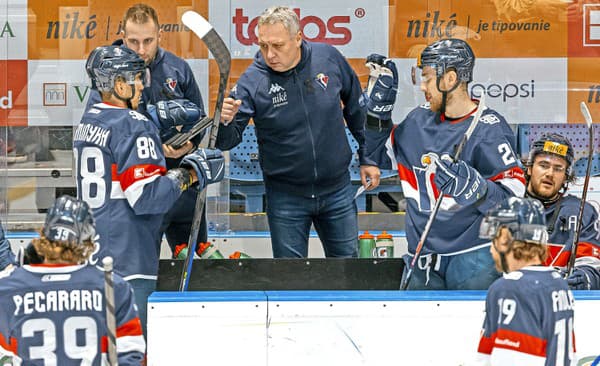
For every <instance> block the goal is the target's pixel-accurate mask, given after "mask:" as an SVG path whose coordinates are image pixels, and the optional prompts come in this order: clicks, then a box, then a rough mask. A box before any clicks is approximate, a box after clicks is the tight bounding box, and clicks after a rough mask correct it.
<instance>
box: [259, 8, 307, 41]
mask: <svg viewBox="0 0 600 366" xmlns="http://www.w3.org/2000/svg"><path fill="white" fill-rule="evenodd" d="M276 23H281V24H283V27H284V28H285V29H287V30H288V32H289V33H290V36H295V35H296V34H297V33H298V31H300V19H298V15H297V14H296V13H295V12H294V11H293V10H292V9H291V8H290V7H288V6H272V7H270V8H268V9H266V10H265V11H263V13H262V14H261V15H260V17H259V18H258V25H259V26H261V25H264V24H271V25H272V24H276Z"/></svg>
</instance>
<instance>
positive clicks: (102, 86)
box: [85, 46, 150, 92]
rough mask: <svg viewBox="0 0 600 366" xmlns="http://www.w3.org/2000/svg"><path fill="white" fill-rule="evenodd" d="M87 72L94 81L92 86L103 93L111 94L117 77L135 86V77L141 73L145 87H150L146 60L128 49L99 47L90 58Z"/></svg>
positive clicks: (86, 65) (87, 63)
mask: <svg viewBox="0 0 600 366" xmlns="http://www.w3.org/2000/svg"><path fill="white" fill-rule="evenodd" d="M85 70H86V71H87V74H88V75H89V77H90V78H91V79H92V85H93V86H94V87H95V88H96V89H98V90H99V91H101V92H110V91H111V90H112V89H113V88H114V87H115V80H116V79H117V77H122V78H123V79H125V82H127V83H128V84H134V82H135V77H136V76H137V75H138V74H140V73H141V74H142V81H143V83H144V86H148V85H150V75H149V71H148V68H147V67H146V64H145V62H144V60H143V59H142V58H141V57H140V56H138V54H137V53H135V52H134V51H132V50H130V49H129V48H126V47H119V46H101V47H97V48H96V49H95V50H93V51H92V52H91V53H90V55H89V56H88V59H87V62H86V64H85Z"/></svg>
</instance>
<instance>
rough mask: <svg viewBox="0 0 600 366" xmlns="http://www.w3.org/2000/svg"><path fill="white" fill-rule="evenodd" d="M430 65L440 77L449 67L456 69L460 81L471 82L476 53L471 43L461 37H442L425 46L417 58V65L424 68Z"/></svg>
mask: <svg viewBox="0 0 600 366" xmlns="http://www.w3.org/2000/svg"><path fill="white" fill-rule="evenodd" d="M425 66H430V67H432V68H434V69H435V71H436V76H437V77H438V78H440V77H441V76H443V75H444V74H445V73H446V71H448V70H449V69H454V70H456V73H457V74H458V79H459V80H460V81H463V82H466V83H469V82H471V81H472V80H473V67H475V54H474V53H473V50H472V49H471V46H469V44H468V43H467V42H465V41H463V40H461V39H456V38H449V39H442V40H439V41H437V42H434V43H432V44H430V45H429V46H427V47H425V49H424V50H423V52H421V56H420V57H419V59H418V60H417V67H419V68H420V69H423V67H425Z"/></svg>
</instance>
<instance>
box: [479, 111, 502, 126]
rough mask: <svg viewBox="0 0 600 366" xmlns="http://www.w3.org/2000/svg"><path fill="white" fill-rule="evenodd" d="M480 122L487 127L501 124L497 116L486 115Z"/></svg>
mask: <svg viewBox="0 0 600 366" xmlns="http://www.w3.org/2000/svg"><path fill="white" fill-rule="evenodd" d="M479 122H482V123H485V124H487V125H495V124H496V123H499V122H500V118H498V116H496V115H495V114H491V113H490V114H486V115H485V116H481V117H480V118H479Z"/></svg>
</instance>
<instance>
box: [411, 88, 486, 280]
mask: <svg viewBox="0 0 600 366" xmlns="http://www.w3.org/2000/svg"><path fill="white" fill-rule="evenodd" d="M484 109H485V94H482V95H481V99H480V100H479V106H477V111H476V112H475V115H474V116H473V120H472V121H471V124H470V125H469V128H467V131H466V132H465V134H464V135H463V137H462V139H461V141H460V143H459V144H458V146H457V147H456V151H455V152H454V157H453V158H452V160H454V161H457V160H458V158H459V157H460V153H461V152H462V150H463V148H464V147H465V145H466V143H467V141H469V138H471V135H472V134H473V131H475V127H477V123H478V122H479V119H480V118H481V114H482V113H483V110H484ZM443 199H444V195H443V194H442V192H440V195H439V196H438V198H437V200H436V201H435V205H434V206H433V210H431V213H430V214H429V219H428V220H427V223H426V224H425V229H424V230H423V233H422V234H421V237H420V238H419V243H418V244H417V248H416V249H415V255H414V256H413V259H412V260H411V261H410V264H409V266H408V271H407V272H406V276H405V277H403V278H402V282H401V283H400V289H401V290H406V288H407V287H408V284H409V283H410V280H411V278H412V273H413V270H414V269H415V264H416V263H417V260H418V259H419V256H420V255H421V252H422V251H423V246H424V245H425V240H426V239H427V236H428V235H429V231H430V230H431V225H432V224H433V221H434V220H435V217H436V216H437V213H438V211H439V210H440V206H441V205H442V200H443Z"/></svg>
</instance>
